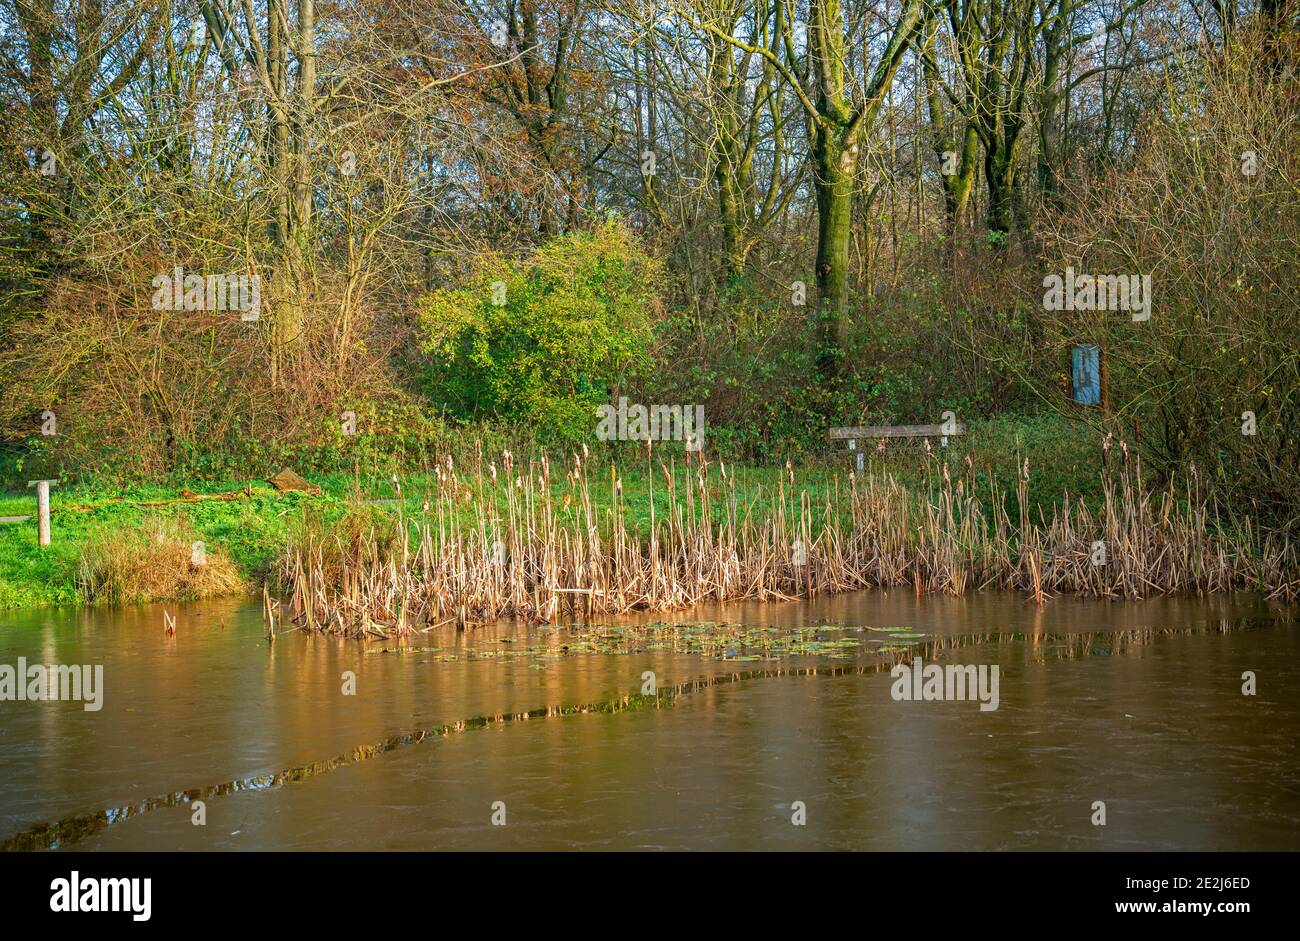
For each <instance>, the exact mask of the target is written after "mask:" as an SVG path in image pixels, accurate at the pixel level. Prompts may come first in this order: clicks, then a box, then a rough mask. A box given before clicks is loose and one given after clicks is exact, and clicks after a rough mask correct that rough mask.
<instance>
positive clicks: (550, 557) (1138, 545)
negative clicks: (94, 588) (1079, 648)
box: [276, 452, 1300, 635]
mask: <svg viewBox="0 0 1300 941" xmlns="http://www.w3.org/2000/svg"><path fill="white" fill-rule="evenodd" d="M650 460H651V459H650V456H649V454H647V464H648V465H649V467H648V470H649V471H650V474H649V476H650V479H651V481H652V486H651V488H650V491H649V493H648V494H647V495H646V497H645V504H646V505H645V506H633V505H631V504H632V501H631V500H625V498H624V495H623V488H622V481H621V478H620V477H619V474H618V470H617V468H616V467H613V466H611V467H610V468H609V479H608V482H607V483H606V482H605V480H604V479H603V478H604V473H603V468H602V469H601V470H600V471H596V473H595V474H592V475H589V473H588V471H589V470H591V468H590V467H589V466H588V464H587V462H586V461H585V460H584V458H582V457H579V456H578V455H576V454H575V455H574V456H573V461H572V464H570V465H568V466H567V467H566V468H564V470H563V472H564V473H565V485H564V486H563V487H562V488H559V487H552V485H551V476H552V473H553V472H554V471H553V468H552V466H551V464H550V462H549V461H548V460H547V459H546V457H544V456H543V457H542V458H541V459H540V460H539V461H536V462H529V463H528V465H527V466H526V467H524V466H519V467H516V466H515V464H514V461H513V459H512V457H511V456H510V455H509V453H508V452H507V453H506V454H505V455H503V460H502V465H501V473H498V469H497V466H496V464H495V463H492V464H489V465H488V467H487V472H486V473H484V471H483V469H481V468H480V469H479V470H478V471H477V473H472V474H469V475H466V476H464V477H462V476H461V475H459V474H458V473H457V472H456V470H455V468H454V467H453V465H452V463H451V461H450V459H448V461H447V462H446V464H445V465H444V466H440V467H439V468H438V471H437V475H436V479H435V480H436V491H437V492H436V493H430V494H428V495H427V496H426V497H425V499H424V501H423V504H422V508H421V510H420V512H418V513H416V514H408V513H407V512H406V511H405V509H404V508H401V505H400V504H399V516H398V518H397V520H396V526H395V531H394V527H391V526H390V527H382V531H381V529H380V528H376V527H375V526H373V525H372V526H368V527H367V526H364V525H362V526H358V525H357V520H356V518H351V519H349V520H347V521H345V522H344V524H343V525H341V526H336V527H334V528H332V529H331V528H326V527H322V526H320V525H319V524H312V523H308V524H306V525H304V527H303V529H302V531H301V533H300V534H299V535H298V536H297V537H296V538H295V539H294V540H293V541H292V543H291V544H290V545H289V546H288V547H287V548H286V551H285V552H284V554H283V555H282V557H281V559H280V561H279V564H278V567H277V572H276V574H277V576H278V578H279V580H280V582H281V583H282V584H283V585H284V587H285V588H286V591H287V594H288V605H287V613H286V616H287V617H288V618H289V619H290V620H292V621H294V622H295V623H297V624H299V625H300V626H302V627H304V628H306V629H308V630H320V631H327V632H332V633H339V634H345V635H361V634H377V635H383V634H388V633H398V634H401V633H406V632H408V631H411V630H419V629H423V628H424V627H426V626H429V625H437V624H443V623H449V622H452V621H455V622H456V623H457V624H459V625H464V624H468V623H471V622H475V621H490V620H494V619H496V618H500V617H508V616H519V617H525V618H529V619H533V620H537V621H543V622H546V621H554V620H556V619H558V618H560V617H561V616H568V617H592V616H597V615H599V616H607V615H617V614H621V613H624V612H627V611H631V610H634V609H653V608H673V607H685V606H688V605H692V604H696V603H699V602H702V601H735V600H741V599H755V600H760V601H763V600H789V599H793V598H797V597H804V596H809V595H814V594H819V593H833V592H842V591H851V590H855V589H862V588H875V587H887V586H897V585H908V586H912V587H913V588H914V589H915V590H916V591H917V592H918V593H921V592H943V593H949V594H962V593H964V592H966V591H969V590H978V589H981V588H988V587H996V588H1003V589H1011V590H1015V591H1023V592H1026V593H1028V594H1030V595H1031V596H1032V597H1033V598H1034V599H1036V600H1037V601H1039V602H1041V601H1043V600H1045V599H1046V598H1047V597H1048V596H1049V595H1050V594H1052V593H1056V592H1076V593H1081V594H1087V595H1093V596H1098V597H1107V598H1119V597H1127V598H1138V597H1143V596H1145V595H1148V594H1158V593H1166V592H1185V591H1190V592H1214V591H1223V590H1229V589H1241V588H1255V589H1261V590H1265V591H1267V592H1269V593H1270V594H1272V595H1273V596H1275V597H1281V598H1290V597H1293V596H1294V595H1295V594H1296V593H1297V591H1300V571H1298V566H1297V559H1296V553H1295V551H1294V547H1291V546H1281V547H1280V546H1277V545H1275V544H1273V543H1271V542H1267V541H1266V542H1264V543H1262V544H1261V542H1260V539H1259V536H1258V534H1257V532H1256V531H1255V530H1253V529H1252V527H1251V526H1250V524H1249V523H1246V524H1245V526H1244V528H1242V529H1239V530H1232V531H1228V530H1224V529H1221V528H1219V527H1218V526H1216V525H1215V524H1214V523H1213V520H1214V519H1215V518H1216V508H1215V507H1214V506H1213V503H1212V501H1207V500H1206V499H1204V498H1203V497H1202V496H1201V495H1200V494H1199V493H1198V492H1197V490H1196V486H1195V481H1194V479H1193V481H1192V482H1191V484H1190V485H1189V486H1188V487H1187V488H1183V489H1176V488H1175V487H1174V486H1173V485H1172V484H1171V485H1170V486H1169V487H1168V488H1166V489H1164V490H1163V491H1161V492H1160V493H1158V494H1155V495H1152V494H1151V493H1149V492H1147V490H1146V488H1145V487H1144V486H1143V483H1142V475H1141V469H1140V466H1139V464H1138V462H1137V461H1136V459H1134V460H1133V461H1132V462H1130V460H1129V458H1128V456H1127V453H1126V454H1125V461H1124V466H1123V467H1121V468H1118V469H1117V470H1116V472H1115V473H1114V474H1112V473H1110V472H1109V471H1107V473H1106V475H1105V477H1104V479H1103V494H1104V499H1103V501H1102V505H1101V506H1100V507H1099V508H1094V509H1090V508H1089V507H1088V506H1087V505H1085V504H1083V503H1080V502H1078V501H1074V502H1071V501H1070V500H1069V499H1068V498H1067V499H1066V501H1065V502H1064V503H1063V504H1061V505H1058V506H1056V507H1055V508H1054V509H1053V511H1052V515H1051V517H1050V519H1049V521H1048V522H1047V523H1046V524H1040V523H1037V522H1035V521H1034V517H1032V516H1031V513H1030V506H1031V503H1030V484H1029V468H1028V462H1024V470H1023V473H1021V474H1020V475H1019V479H1018V481H1017V486H1016V490H1017V492H1016V494H1015V497H1014V500H1008V499H1006V498H1005V497H1004V495H1003V494H1002V493H1001V492H1000V491H999V490H998V489H997V487H996V485H989V487H988V493H987V495H986V496H987V501H986V500H985V499H984V498H983V497H981V496H980V495H978V494H977V493H976V489H977V486H976V479H977V475H976V474H975V469H974V467H973V466H972V465H971V463H969V462H968V463H967V464H966V466H965V469H964V471H959V472H958V473H957V474H952V473H950V469H949V465H947V464H943V463H941V462H939V461H937V460H933V461H931V462H930V464H929V467H930V470H929V472H928V475H929V485H928V487H927V488H926V489H925V490H923V491H921V492H919V493H918V492H913V491H910V490H908V489H907V488H905V487H903V486H902V485H900V484H899V483H898V482H897V481H895V480H894V479H893V478H892V477H890V476H888V475H877V474H876V473H874V472H872V473H869V474H868V475H867V476H864V477H858V476H856V475H854V474H849V475H848V478H847V480H842V481H837V482H836V483H835V484H834V485H833V486H832V487H830V488H829V489H827V490H823V491H822V492H821V493H820V494H819V495H817V496H816V497H814V496H813V495H812V493H811V492H810V490H808V489H805V488H801V487H800V486H799V485H798V483H797V482H796V476H795V472H794V469H793V468H792V467H790V466H789V465H787V468H786V472H785V474H783V475H781V477H780V479H779V480H778V482H777V483H776V485H775V488H774V490H775V492H773V493H770V494H758V495H757V496H756V495H755V494H754V492H753V491H748V492H745V493H744V494H743V496H742V495H738V492H737V487H736V479H735V474H734V473H729V472H728V469H727V467H726V466H725V465H724V464H721V463H718V464H717V465H714V464H713V463H711V462H709V461H706V460H704V459H703V458H698V459H695V460H692V462H691V463H690V465H689V466H688V467H687V468H686V469H685V470H686V473H685V474H684V475H683V474H682V473H681V472H680V471H681V468H678V467H672V468H670V467H669V466H666V465H665V464H663V463H659V464H658V466H654V465H651V464H650ZM1018 466H1019V464H1018ZM592 477H598V478H601V479H600V480H599V482H597V481H593V479H592ZM656 478H657V480H656ZM605 486H608V487H609V490H610V493H609V503H608V505H607V506H603V507H601V506H597V504H596V503H595V501H593V499H592V494H593V490H594V488H596V487H602V488H603V487H605ZM655 489H659V491H660V497H661V498H663V497H666V500H663V499H661V500H660V501H659V502H660V503H661V504H662V503H664V502H666V503H667V511H666V512H665V511H664V510H662V509H657V508H656V501H655V492H654V491H655ZM1013 503H1014V505H1015V506H1016V507H1017V510H1016V511H1010V512H1009V511H1008V506H1009V505H1011V504H1013ZM637 517H640V518H641V519H642V521H643V522H644V521H645V520H647V519H648V523H649V525H648V528H646V527H644V526H639V525H636V524H635V523H631V524H630V523H629V521H630V520H635V519H636V518H637ZM1099 544H1100V545H1101V547H1102V549H1103V550H1104V553H1103V552H1099V550H1098V545H1099Z"/></svg>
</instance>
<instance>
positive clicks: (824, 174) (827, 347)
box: [813, 130, 857, 371]
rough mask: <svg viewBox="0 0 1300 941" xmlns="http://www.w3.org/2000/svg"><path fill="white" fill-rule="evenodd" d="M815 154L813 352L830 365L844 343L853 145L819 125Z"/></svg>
mask: <svg viewBox="0 0 1300 941" xmlns="http://www.w3.org/2000/svg"><path fill="white" fill-rule="evenodd" d="M815 156H816V161H817V170H816V175H815V177H814V179H813V185H814V187H815V189H816V192H817V298H818V305H819V307H818V312H817V316H818V324H819V340H820V343H819V345H820V350H819V352H818V358H819V361H820V362H821V364H822V365H823V367H827V368H830V370H831V371H833V367H834V366H835V364H837V363H838V362H839V361H840V360H841V359H842V358H843V355H844V352H845V350H846V348H847V346H848V330H849V236H850V235H851V234H852V225H853V181H854V169H855V168H856V164H857V147H856V146H854V147H851V148H848V149H846V148H844V147H843V145H842V144H841V143H840V140H839V135H838V133H836V132H835V131H834V130H823V131H821V132H820V133H818V135H817V140H816V142H815Z"/></svg>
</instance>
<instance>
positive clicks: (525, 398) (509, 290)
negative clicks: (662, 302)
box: [420, 223, 659, 439]
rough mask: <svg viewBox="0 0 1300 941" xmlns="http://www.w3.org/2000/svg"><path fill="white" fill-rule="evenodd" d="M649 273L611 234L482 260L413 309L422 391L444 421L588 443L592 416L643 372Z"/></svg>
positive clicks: (610, 228) (612, 229)
mask: <svg viewBox="0 0 1300 941" xmlns="http://www.w3.org/2000/svg"><path fill="white" fill-rule="evenodd" d="M658 274H659V269H658V265H657V264H656V262H655V261H654V260H653V259H651V258H650V257H649V256H648V255H646V254H645V252H644V251H642V249H641V248H640V247H639V246H638V245H637V243H636V241H635V240H634V238H633V236H632V235H631V234H630V233H629V232H628V231H627V230H626V229H624V228H623V227H621V226H620V225H618V224H616V223H609V224H606V225H603V226H600V227H597V228H596V229H594V230H591V231H583V232H573V233H570V234H567V235H564V236H562V237H560V238H557V239H554V240H553V241H551V242H549V243H547V244H546V245H543V246H542V247H541V248H539V249H538V250H537V251H536V252H534V253H533V254H532V255H531V256H529V257H527V258H524V259H517V260H516V259H507V258H503V257H500V256H492V257H488V258H486V259H484V260H483V261H482V262H481V263H480V264H479V265H478V266H477V268H476V270H475V272H474V274H473V276H472V277H471V278H470V280H469V282H468V283H467V284H466V285H465V286H463V287H459V288H454V289H446V290H440V291H437V292H435V293H434V294H432V295H431V296H429V297H428V298H426V299H425V301H424V303H423V305H422V311H421V316H420V322H421V327H422V329H423V332H424V342H423V344H422V346H423V350H424V352H425V353H427V354H428V355H429V357H430V362H429V366H428V368H427V370H426V372H425V376H424V385H425V388H426V391H427V392H428V394H429V396H430V397H431V398H432V399H433V400H434V401H435V402H436V403H437V404H439V405H440V406H441V407H442V408H443V409H444V411H445V413H446V414H447V416H448V417H449V418H453V419H460V420H470V419H479V418H497V419H502V420H505V421H507V422H521V423H526V424H528V425H529V426H531V427H532V428H534V429H535V431H536V433H537V434H538V436H539V437H542V438H548V437H550V438H564V439H575V438H579V437H582V436H585V435H590V434H591V432H592V430H593V429H594V428H595V418H594V414H595V409H596V406H597V405H599V404H600V403H602V402H607V401H609V399H610V397H611V395H612V394H613V392H614V391H615V390H616V389H618V388H621V387H622V386H624V385H625V384H626V382H627V381H628V378H629V377H630V376H632V375H635V374H636V373H638V372H640V371H641V370H643V369H644V368H645V366H646V365H647V363H648V349H649V340H650V329H651V324H652V322H653V320H654V314H655V310H656V304H657V302H656V299H655V294H654V289H655V285H656V282H657V279H658Z"/></svg>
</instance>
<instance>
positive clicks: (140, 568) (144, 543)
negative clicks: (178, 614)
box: [77, 516, 245, 604]
mask: <svg viewBox="0 0 1300 941" xmlns="http://www.w3.org/2000/svg"><path fill="white" fill-rule="evenodd" d="M200 542H201V540H200V539H199V537H198V535H197V534H196V533H195V532H194V530H193V529H192V528H191V527H190V526H189V524H188V523H187V522H186V521H185V520H184V519H182V518H180V517H176V516H151V517H148V518H147V519H145V520H144V521H143V522H142V523H141V524H140V525H139V526H138V527H136V528H134V529H126V530H121V529H114V530H111V531H108V530H105V531H103V532H100V533H97V534H96V535H94V536H92V537H91V539H90V540H89V541H88V542H87V543H86V545H85V547H84V548H83V549H82V553H81V560H80V562H79V564H78V571H77V585H78V588H79V589H80V591H81V593H82V596H83V597H84V598H85V599H86V600H87V601H88V602H92V603H97V602H104V603H108V604H133V603H140V602H148V601H173V600H188V599H194V598H207V597H214V596H218V595H229V594H234V593H236V592H240V591H243V590H244V588H245V586H244V581H243V578H241V576H240V574H239V572H238V571H237V570H236V568H235V566H234V565H233V564H232V563H231V562H230V560H229V559H228V558H226V557H225V555H224V554H222V553H221V552H219V551H214V550H213V549H211V548H209V547H207V546H196V543H200Z"/></svg>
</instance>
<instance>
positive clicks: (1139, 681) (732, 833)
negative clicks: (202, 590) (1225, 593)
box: [0, 592, 1300, 850]
mask: <svg viewBox="0 0 1300 941" xmlns="http://www.w3.org/2000/svg"><path fill="white" fill-rule="evenodd" d="M169 610H171V611H172V612H173V613H177V634H176V636H175V637H174V638H166V637H164V634H163V626H162V625H163V609H162V608H161V607H160V606H146V607H138V608H122V609H115V610H97V611H77V612H56V611H38V612H27V613H16V614H15V613H11V614H3V613H0V664H10V665H13V664H15V663H16V662H17V659H18V657H26V658H27V660H28V661H29V662H41V663H62V664H83V663H87V664H103V666H104V684H105V690H104V702H103V708H102V709H101V710H100V711H98V712H86V711H85V710H84V709H83V708H82V704H81V703H76V702H36V703H33V702H0V844H7V846H8V848H23V847H32V846H63V847H73V848H77V849H132V850H135V849H196V850H202V849H597V848H599V849H643V848H672V849H970V850H975V849H1102V848H1109V849H1189V850H1190V849H1198V850H1230V849H1283V850H1295V849H1300V755H1298V754H1297V740H1298V739H1300V657H1298V654H1300V645H1298V643H1297V631H1296V627H1295V625H1294V624H1292V623H1290V622H1289V621H1288V620H1286V618H1285V617H1284V616H1283V612H1281V611H1279V610H1278V609H1274V608H1270V607H1268V606H1265V605H1263V604H1261V603H1260V602H1258V601H1256V600H1255V599H1253V598H1243V597H1218V598H1212V599H1209V600H1198V599H1158V600H1152V601H1147V602H1143V603H1134V604H1130V603H1106V602H1097V601H1083V600H1074V599H1067V598H1061V599H1056V600H1053V601H1051V602H1049V603H1048V604H1047V605H1046V606H1044V607H1041V608H1040V607H1037V606H1034V605H1032V604H1029V603H1027V602H1026V601H1025V600H1024V599H1023V598H1021V597H1019V596H1009V595H999V594H983V595H978V596H974V597H970V598H964V599H951V598H917V597H915V596H913V595H912V594H911V593H909V592H891V593H879V592H870V593H860V594H854V595H844V596H838V597H833V598H825V599H818V600H814V601H812V602H810V603H791V604H773V605H734V606H728V607H726V608H717V609H709V610H696V611H691V612H686V613H676V614H672V615H668V616H657V617H656V618H640V619H636V620H634V621H631V622H628V623H632V624H636V623H640V624H645V623H649V622H652V621H657V620H672V621H675V622H679V623H680V624H682V625H683V626H681V627H680V628H679V629H678V630H676V631H663V630H660V631H658V632H654V633H648V634H647V633H640V632H631V633H629V632H627V631H618V630H613V631H592V630H590V629H586V630H564V629H559V630H557V629H545V628H536V627H532V628H529V627H525V626H521V625H514V624H502V625H496V626H493V627H490V628H479V629H475V630H472V631H469V632H465V633H461V634H457V633H456V632H454V631H451V630H445V631H438V632H433V633H431V634H429V635H423V636H420V637H419V638H418V639H416V640H414V641H412V642H411V643H410V644H408V645H407V646H406V648H405V649H403V650H394V649H392V645H391V644H383V643H369V644H361V643H358V642H354V641H336V640H331V639H326V638H320V637H307V636H303V635H302V634H296V633H295V634H287V635H284V636H282V637H281V638H280V639H279V640H278V642H277V643H276V644H275V645H274V647H271V648H269V647H268V645H267V643H266V641H265V639H264V638H263V636H262V627H261V624H260V620H259V607H258V605H257V604H255V603H252V602H243V601H224V602H209V603H204V604H201V605H189V606H180V607H179V608H176V607H175V606H172V607H171V608H169ZM702 619H709V620H715V621H726V622H729V623H732V624H735V625H740V626H738V627H735V628H731V629H729V630H728V631H725V632H723V640H722V641H721V642H719V643H718V644H716V645H714V644H707V643H702V642H701V638H704V637H708V636H712V635H714V634H716V633H717V632H716V631H703V630H701V629H700V628H698V627H694V626H692V622H697V621H699V620H702ZM883 628H894V629H898V628H906V630H901V631H900V630H895V631H892V632H890V631H885V630H882V629H883ZM935 643H938V645H939V646H940V648H942V649H938V650H935V649H933V647H930V646H927V645H932V644H935ZM882 647H885V648H894V650H895V654H894V655H898V654H899V653H901V652H903V651H908V650H920V651H923V653H924V655H925V656H926V657H927V659H930V660H933V659H935V658H937V659H938V661H939V662H944V663H969V664H997V665H998V666H999V670H1000V684H999V686H1000V689H999V700H1000V702H999V708H998V709H997V710H996V711H988V712H982V711H980V709H979V707H978V703H975V702H896V701H894V699H893V698H892V697H891V695H890V689H891V684H892V680H891V678H890V676H889V675H888V673H882V672H878V666H879V664H880V663H881V655H880V654H879V653H878V651H879V650H880V648H882ZM886 656H888V655H886ZM1247 670H1249V671H1253V672H1254V673H1255V674H1256V676H1257V678H1258V694H1257V695H1255V696H1243V695H1242V690H1241V687H1242V673H1243V672H1244V671H1247ZM345 671H351V672H353V673H355V676H356V695H354V696H347V695H343V689H342V688H343V683H344V681H343V674H344V672H345ZM645 671H653V672H654V674H655V677H656V680H657V683H658V688H659V690H660V692H661V696H660V698H659V700H658V702H648V701H645V700H638V699H636V698H635V695H634V694H637V693H639V692H641V690H642V685H643V682H644V681H643V674H644V673H645ZM679 685H681V686H682V687H683V688H680V689H679V688H678V687H679ZM629 696H632V697H633V698H632V700H631V701H630V702H629V700H628V697H629ZM610 703H612V704H614V708H615V709H616V710H617V711H602V709H603V708H606V707H604V706H602V704H610ZM628 705H630V706H632V707H633V708H624V707H625V706H628ZM580 706H588V707H590V708H588V709H587V710H586V711H582V710H581V709H560V708H558V707H580ZM548 711H549V712H551V713H553V714H552V715H550V716H548V715H547V714H546V713H547V712H548ZM560 712H563V713H565V714H562V715H557V714H554V713H560ZM521 713H530V714H531V717H525V716H524V715H521ZM479 717H486V718H485V719H479ZM462 728H463V731H461V729H462ZM444 733H446V734H444ZM195 797H201V798H203V799H204V801H205V804H206V825H204V826H196V825H194V824H193V823H192V817H193V807H192V805H191V804H190V803H189V800H190V799H191V798H195ZM1096 801H1103V802H1104V803H1105V805H1106V816H1107V820H1106V825H1105V826H1104V827H1103V826H1094V825H1092V823H1091V818H1092V816H1093V804H1094V802H1096ZM795 802H801V804H802V812H803V814H804V816H805V819H806V825H803V826H795V825H793V824H792V822H791V819H792V816H793V815H794V814H795V812H796V809H797V807H798V805H796V804H795ZM494 805H495V808H496V809H495V811H494ZM494 814H495V816H496V819H497V820H498V821H500V820H501V818H502V815H503V814H504V818H505V825H504V826H498V825H493V822H492V820H493V817H494Z"/></svg>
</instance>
